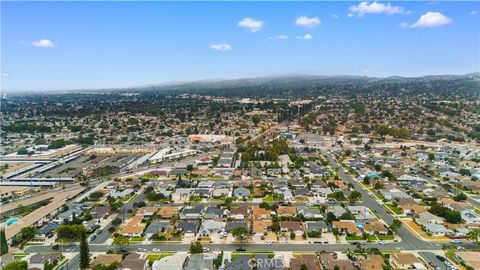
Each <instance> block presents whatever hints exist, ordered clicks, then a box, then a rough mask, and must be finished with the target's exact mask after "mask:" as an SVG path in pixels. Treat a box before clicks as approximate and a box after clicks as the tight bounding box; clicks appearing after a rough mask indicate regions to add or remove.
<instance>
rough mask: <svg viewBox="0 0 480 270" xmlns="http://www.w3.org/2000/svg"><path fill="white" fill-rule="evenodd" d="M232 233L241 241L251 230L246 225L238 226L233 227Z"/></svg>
mask: <svg viewBox="0 0 480 270" xmlns="http://www.w3.org/2000/svg"><path fill="white" fill-rule="evenodd" d="M232 235H233V236H235V237H236V238H237V239H239V240H240V241H243V240H245V239H246V238H247V237H248V236H249V232H248V230H247V229H245V228H244V227H237V228H235V229H233V231H232Z"/></svg>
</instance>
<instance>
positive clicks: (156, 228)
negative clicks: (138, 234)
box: [145, 220, 171, 239]
mask: <svg viewBox="0 0 480 270" xmlns="http://www.w3.org/2000/svg"><path fill="white" fill-rule="evenodd" d="M170 227H171V225H170V221H168V220H162V221H156V220H155V221H152V222H151V223H150V225H148V227H147V229H146V230H145V236H146V237H147V238H148V239H150V238H152V236H153V235H154V234H156V233H158V234H159V235H160V234H163V233H164V232H165V231H167V230H168V229H169V228H170Z"/></svg>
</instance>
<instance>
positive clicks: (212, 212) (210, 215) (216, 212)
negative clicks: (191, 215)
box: [203, 205, 226, 219]
mask: <svg viewBox="0 0 480 270" xmlns="http://www.w3.org/2000/svg"><path fill="white" fill-rule="evenodd" d="M225 213H226V210H225V209H222V208H218V207H216V206H213V205H212V206H208V207H207V209H205V213H203V218H205V219H219V218H223V217H225Z"/></svg>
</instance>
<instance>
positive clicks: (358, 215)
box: [347, 205, 377, 220]
mask: <svg viewBox="0 0 480 270" xmlns="http://www.w3.org/2000/svg"><path fill="white" fill-rule="evenodd" d="M347 209H348V211H350V213H352V214H353V215H355V219H357V220H366V219H367V220H368V219H377V218H376V217H375V216H374V215H373V214H372V213H370V209H369V208H368V207H365V206H363V205H349V206H347Z"/></svg>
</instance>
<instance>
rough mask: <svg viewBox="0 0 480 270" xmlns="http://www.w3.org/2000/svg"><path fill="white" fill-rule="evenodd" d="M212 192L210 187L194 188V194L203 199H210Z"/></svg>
mask: <svg viewBox="0 0 480 270" xmlns="http://www.w3.org/2000/svg"><path fill="white" fill-rule="evenodd" d="M210 193H211V192H210V189H209V188H196V189H194V190H193V192H192V195H193V196H196V197H200V198H203V199H209V198H210Z"/></svg>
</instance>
